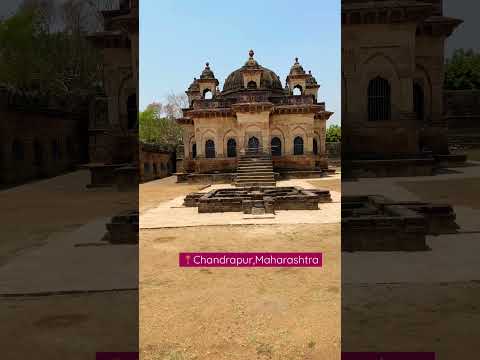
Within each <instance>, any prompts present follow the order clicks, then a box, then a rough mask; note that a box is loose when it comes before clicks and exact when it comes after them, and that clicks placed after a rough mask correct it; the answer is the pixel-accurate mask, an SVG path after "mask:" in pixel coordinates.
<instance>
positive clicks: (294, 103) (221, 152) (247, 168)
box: [178, 50, 333, 185]
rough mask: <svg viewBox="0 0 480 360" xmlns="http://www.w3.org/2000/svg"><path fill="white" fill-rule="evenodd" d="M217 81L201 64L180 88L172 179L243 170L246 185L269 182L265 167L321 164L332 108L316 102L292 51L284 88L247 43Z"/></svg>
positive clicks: (310, 168) (229, 175)
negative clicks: (177, 164)
mask: <svg viewBox="0 0 480 360" xmlns="http://www.w3.org/2000/svg"><path fill="white" fill-rule="evenodd" d="M218 85H219V81H218V80H217V79H216V77H215V74H214V72H213V71H212V69H211V68H210V65H209V63H207V64H206V66H205V69H204V70H203V72H202V73H201V75H200V78H194V80H193V82H192V84H191V85H190V86H189V88H188V90H187V91H186V94H187V95H188V100H189V107H188V108H186V109H183V116H184V117H183V118H181V119H178V122H179V123H180V124H181V126H182V128H183V143H184V158H183V163H182V164H181V168H182V167H183V173H182V174H178V175H179V176H178V179H179V181H182V180H186V179H188V180H191V179H192V178H195V179H197V180H200V181H202V180H204V179H206V178H207V179H208V180H209V181H212V176H216V180H218V179H221V180H220V181H226V182H230V181H233V180H236V182H241V181H242V175H241V174H240V172H242V171H243V181H245V182H246V185H262V180H263V181H264V182H265V185H272V180H273V179H272V176H273V175H272V174H274V175H275V177H276V178H278V177H279V176H282V175H288V176H297V177H307V176H320V175H321V174H322V172H323V171H325V170H327V168H328V162H327V157H326V152H325V128H326V121H327V120H328V119H329V118H330V116H331V115H332V114H333V113H332V112H329V111H326V109H325V103H324V102H319V101H318V89H319V88H320V85H319V84H318V83H317V81H316V79H315V78H314V77H313V75H312V74H311V72H310V71H309V72H306V71H305V70H304V69H303V67H302V66H301V65H300V63H299V62H298V58H296V59H295V63H294V64H293V65H292V67H291V69H290V72H289V74H288V76H287V78H286V84H285V87H283V86H282V82H281V80H280V77H279V76H278V75H277V74H276V73H275V72H273V71H272V70H269V69H267V68H265V67H263V66H261V65H260V64H259V63H258V62H257V61H256V60H255V58H254V52H253V51H252V50H250V52H249V57H248V59H247V61H246V62H245V64H244V65H243V66H242V67H240V68H239V69H237V70H235V71H233V72H232V73H231V74H230V75H228V76H227V78H226V80H225V82H224V85H223V90H220V89H219V87H218ZM252 159H253V160H256V162H255V163H252ZM242 167H243V168H242ZM272 170H273V172H272ZM237 173H239V175H236V174H237ZM209 176H210V177H209ZM214 180H215V179H214Z"/></svg>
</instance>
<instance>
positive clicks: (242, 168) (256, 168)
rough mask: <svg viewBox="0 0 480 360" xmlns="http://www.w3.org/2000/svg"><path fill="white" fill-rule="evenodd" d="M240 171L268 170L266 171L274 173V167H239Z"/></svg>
mask: <svg viewBox="0 0 480 360" xmlns="http://www.w3.org/2000/svg"><path fill="white" fill-rule="evenodd" d="M238 169H239V170H244V171H256V170H266V171H273V166H268V165H264V166H239V167H238Z"/></svg>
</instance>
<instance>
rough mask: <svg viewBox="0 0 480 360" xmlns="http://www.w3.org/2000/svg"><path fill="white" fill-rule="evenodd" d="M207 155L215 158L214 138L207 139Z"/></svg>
mask: <svg viewBox="0 0 480 360" xmlns="http://www.w3.org/2000/svg"><path fill="white" fill-rule="evenodd" d="M205 157H206V158H214V157H215V143H214V142H213V140H207V141H206V142H205Z"/></svg>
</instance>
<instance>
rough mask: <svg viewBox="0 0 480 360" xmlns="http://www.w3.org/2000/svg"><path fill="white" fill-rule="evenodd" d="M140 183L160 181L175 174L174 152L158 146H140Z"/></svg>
mask: <svg viewBox="0 0 480 360" xmlns="http://www.w3.org/2000/svg"><path fill="white" fill-rule="evenodd" d="M139 151H140V164H139V165H140V169H139V170H140V181H142V182H145V181H150V180H155V179H161V178H164V177H167V176H170V175H172V174H173V173H174V172H175V152H173V151H169V150H165V149H163V148H162V147H160V146H158V145H151V144H143V143H141V144H140V150H139Z"/></svg>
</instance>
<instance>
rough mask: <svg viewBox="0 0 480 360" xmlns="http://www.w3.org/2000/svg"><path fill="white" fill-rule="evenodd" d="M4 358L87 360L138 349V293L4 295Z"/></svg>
mask: <svg viewBox="0 0 480 360" xmlns="http://www.w3.org/2000/svg"><path fill="white" fill-rule="evenodd" d="M0 309H1V310H0V315H1V319H2V329H3V331H2V336H1V337H0V346H1V349H2V356H1V358H2V359H5V360H7V359H8V360H25V359H35V360H51V359H68V360H70V359H71V360H85V359H92V360H93V359H95V352H98V351H135V349H136V348H137V347H138V343H137V334H138V331H137V327H138V312H137V311H136V309H138V292H137V291H121V292H107V293H92V294H77V295H51V296H35V297H15V298H0Z"/></svg>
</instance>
